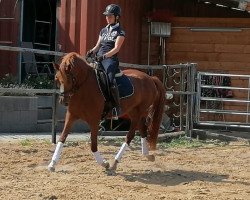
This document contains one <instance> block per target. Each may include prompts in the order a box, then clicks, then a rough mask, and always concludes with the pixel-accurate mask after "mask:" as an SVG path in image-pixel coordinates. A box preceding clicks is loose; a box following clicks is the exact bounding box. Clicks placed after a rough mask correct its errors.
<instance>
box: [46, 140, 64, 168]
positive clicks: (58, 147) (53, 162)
mask: <svg viewBox="0 0 250 200" xmlns="http://www.w3.org/2000/svg"><path fill="white" fill-rule="evenodd" d="M62 148H63V143H62V142H58V143H57V145H56V149H55V152H54V154H53V156H52V159H51V162H50V164H49V166H48V168H49V169H51V168H54V167H55V165H56V163H57V162H58V160H59V158H60V155H61V153H62Z"/></svg>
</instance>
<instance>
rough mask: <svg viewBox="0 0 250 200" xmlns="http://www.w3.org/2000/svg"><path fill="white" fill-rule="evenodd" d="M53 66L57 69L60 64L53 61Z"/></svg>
mask: <svg viewBox="0 0 250 200" xmlns="http://www.w3.org/2000/svg"><path fill="white" fill-rule="evenodd" d="M53 67H54V69H55V70H59V68H60V66H59V65H58V64H57V63H54V62H53Z"/></svg>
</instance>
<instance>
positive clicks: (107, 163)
mask: <svg viewBox="0 0 250 200" xmlns="http://www.w3.org/2000/svg"><path fill="white" fill-rule="evenodd" d="M101 165H102V167H104V168H105V169H109V167H110V165H109V162H108V161H106V160H104V161H103V163H102V164H101Z"/></svg>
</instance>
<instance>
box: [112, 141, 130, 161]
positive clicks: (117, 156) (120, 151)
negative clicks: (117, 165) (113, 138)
mask: <svg viewBox="0 0 250 200" xmlns="http://www.w3.org/2000/svg"><path fill="white" fill-rule="evenodd" d="M127 147H128V144H127V143H125V142H124V143H123V144H122V146H121V148H120V150H119V152H118V153H117V155H116V156H115V160H117V161H118V162H120V161H121V159H122V156H123V154H124V152H125V150H126V148H127Z"/></svg>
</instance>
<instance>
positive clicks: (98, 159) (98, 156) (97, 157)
mask: <svg viewBox="0 0 250 200" xmlns="http://www.w3.org/2000/svg"><path fill="white" fill-rule="evenodd" d="M93 154H94V157H95V160H96V162H97V163H98V164H99V165H102V164H103V162H104V159H103V157H102V156H101V154H100V152H99V151H96V152H93Z"/></svg>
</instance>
